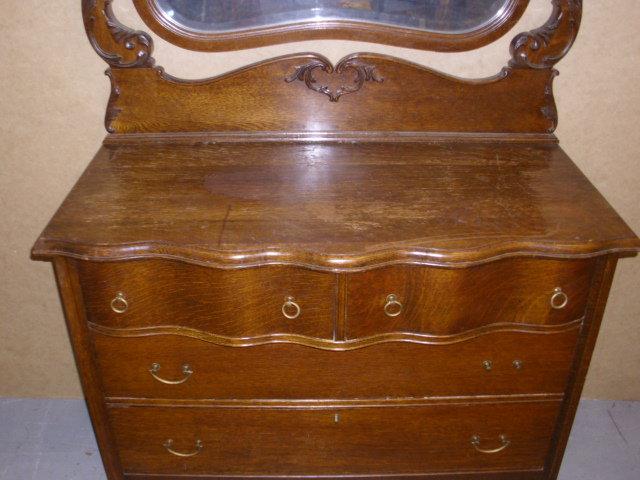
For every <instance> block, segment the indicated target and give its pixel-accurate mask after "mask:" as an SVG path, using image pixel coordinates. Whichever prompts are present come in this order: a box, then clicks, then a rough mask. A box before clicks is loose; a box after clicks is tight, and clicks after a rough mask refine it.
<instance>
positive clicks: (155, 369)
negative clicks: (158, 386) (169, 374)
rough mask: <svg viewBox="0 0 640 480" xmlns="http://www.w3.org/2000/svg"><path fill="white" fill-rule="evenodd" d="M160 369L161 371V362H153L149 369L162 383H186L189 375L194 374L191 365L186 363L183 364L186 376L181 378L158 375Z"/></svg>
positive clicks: (183, 371) (183, 372)
mask: <svg viewBox="0 0 640 480" xmlns="http://www.w3.org/2000/svg"><path fill="white" fill-rule="evenodd" d="M159 371H160V364H159V363H152V364H151V368H150V369H149V373H150V374H151V376H152V377H153V378H155V379H156V380H157V381H159V382H160V383H164V384H166V385H180V384H181V383H184V382H186V381H187V380H189V377H191V375H192V374H193V370H192V369H191V366H190V365H188V364H186V363H185V364H184V365H183V366H182V374H183V375H184V378H181V379H180V380H166V379H164V378H162V377H159V376H158V372H159Z"/></svg>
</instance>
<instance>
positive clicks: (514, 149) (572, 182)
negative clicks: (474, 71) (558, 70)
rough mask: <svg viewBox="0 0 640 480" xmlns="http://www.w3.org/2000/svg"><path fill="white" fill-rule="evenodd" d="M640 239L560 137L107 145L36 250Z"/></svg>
mask: <svg viewBox="0 0 640 480" xmlns="http://www.w3.org/2000/svg"><path fill="white" fill-rule="evenodd" d="M638 248H640V240H638V238H637V237H636V236H635V234H634V233H633V232H632V231H631V230H630V229H629V227H627V225H626V224H625V223H624V222H623V221H622V220H621V219H620V217H619V216H618V215H617V214H616V213H615V211H614V210H613V209H612V208H611V206H610V205H609V204H608V203H607V202H606V200H605V199H604V198H602V196H601V195H600V194H599V193H598V191H597V190H596V189H595V188H594V187H593V186H592V185H591V183H590V182H589V181H588V180H587V179H586V178H585V177H584V175H583V174H582V173H581V172H580V171H579V170H578V168H577V167H576V166H575V165H574V164H573V162H571V160H570V159H569V158H568V157H567V156H566V154H565V153H564V152H563V151H562V149H561V148H559V147H558V146H556V145H539V144H534V143H530V144H502V143H498V142H496V143H477V144H476V143H459V142H453V143H452V142H445V143H439V144H428V143H421V144H411V143H394V142H386V143H364V144H363V143H356V144H339V143H334V142H331V143H319V144H316V143H294V144H289V143H275V144H273V143H263V142H255V143H248V144H246V143H245V144H240V143H232V144H215V145H173V144H154V145H140V146H134V145H123V146H119V147H116V146H113V147H109V148H102V149H101V150H100V151H99V152H98V154H97V156H96V157H95V159H94V161H93V162H92V164H91V165H90V166H89V168H88V169H87V171H86V172H85V173H84V174H83V176H82V178H81V179H80V180H79V182H78V183H77V185H76V186H75V187H74V189H73V191H72V192H71V193H70V195H69V196H68V198H67V199H66V200H65V202H64V204H63V205H62V207H61V209H60V210H59V211H58V212H57V213H56V215H55V216H54V217H53V219H52V221H51V222H50V224H49V226H48V227H47V228H46V230H45V231H44V232H43V234H42V236H41V238H40V239H39V240H38V242H37V244H36V246H35V248H34V254H35V255H37V256H40V257H46V256H51V255H69V256H74V257H77V258H82V259H92V260H115V259H132V258H142V257H163V258H180V259H183V260H188V261H192V262H198V263H202V264H207V265H210V266H217V267H225V268H230V267H246V266H252V265H264V264H270V263H275V264H295V265H299V266H309V267H311V268H317V269H326V270H334V271H340V270H342V271H346V270H349V271H353V270H354V269H359V268H360V269H361V268H371V267H373V266H377V265H383V264H389V263H417V264H431V265H442V266H460V267H461V266H468V265H470V264H474V263H483V262H487V261H489V260H495V259H499V258H502V257H505V256H521V255H524V256H532V255H533V256H549V257H558V258H570V257H572V256H573V257H576V256H578V257H581V256H597V255H602V254H607V253H625V252H627V253H632V252H634V251H635V250H637V249H638ZM109 300H110V299H109Z"/></svg>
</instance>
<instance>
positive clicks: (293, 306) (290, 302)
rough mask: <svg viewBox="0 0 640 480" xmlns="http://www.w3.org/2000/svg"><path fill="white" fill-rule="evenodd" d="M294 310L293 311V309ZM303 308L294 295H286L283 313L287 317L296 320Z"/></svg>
mask: <svg viewBox="0 0 640 480" xmlns="http://www.w3.org/2000/svg"><path fill="white" fill-rule="evenodd" d="M292 310H293V311H292ZM301 312H302V309H301V308H300V305H298V304H297V303H296V302H295V301H294V299H293V297H286V298H285V299H284V304H283V305H282V314H283V315H284V316H285V317H287V318H288V319H289V320H295V319H296V318H298V317H299V316H300V313H301Z"/></svg>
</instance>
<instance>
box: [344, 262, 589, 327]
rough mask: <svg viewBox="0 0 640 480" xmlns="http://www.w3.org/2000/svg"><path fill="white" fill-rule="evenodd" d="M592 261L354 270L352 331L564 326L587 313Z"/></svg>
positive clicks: (350, 309)
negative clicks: (490, 326) (515, 324)
mask: <svg viewBox="0 0 640 480" xmlns="http://www.w3.org/2000/svg"><path fill="white" fill-rule="evenodd" d="M593 267H594V262H593V260H574V261H560V260H540V259H528V258H516V259H507V260H501V261H498V262H493V263H489V264H486V265H480V266H476V267H472V268H464V269H445V268H424V267H416V266H394V267H387V268H382V269H377V270H369V271H367V272H363V273H355V274H353V275H350V276H349V278H348V283H347V328H346V336H347V338H359V337H365V336H369V335H376V334H380V333H389V332H394V331H403V332H415V333H428V334H434V335H455V334H460V333H462V332H465V331H468V330H470V329H476V328H481V327H486V326H487V325H490V324H494V323H518V324H535V325H558V324H563V323H567V322H571V321H573V320H576V319H578V318H581V317H582V316H583V315H584V309H585V305H586V301H587V295H588V293H589V285H590V282H591V277H592V273H593Z"/></svg>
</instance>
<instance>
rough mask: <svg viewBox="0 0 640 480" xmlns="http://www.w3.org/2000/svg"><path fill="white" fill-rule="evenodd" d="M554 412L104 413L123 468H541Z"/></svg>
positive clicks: (532, 408) (356, 471)
mask: <svg viewBox="0 0 640 480" xmlns="http://www.w3.org/2000/svg"><path fill="white" fill-rule="evenodd" d="M558 409H559V402H556V401H548V402H523V403H499V404H441V405H431V406H419V407H406V406H403V407H375V408H342V409H338V408H336V409H316V410H295V409H286V408H281V409H277V408H271V409H260V408H186V407H185V408H175V407H173V408H172V407H124V406H118V407H113V406H112V407H111V408H110V409H109V418H110V421H111V425H112V428H113V432H114V437H115V442H116V446H117V448H118V452H119V454H120V459H121V462H122V465H123V468H124V471H125V472H127V473H148V474H174V475H175V474H186V475H196V474H209V475H215V474H219V475H384V474H420V473H437V472H451V471H455V472H483V471H493V470H535V469H542V468H543V465H544V461H545V457H546V456H547V453H548V452H549V448H550V443H551V438H552V435H553V427H554V424H555V421H556V417H557V414H558Z"/></svg>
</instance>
